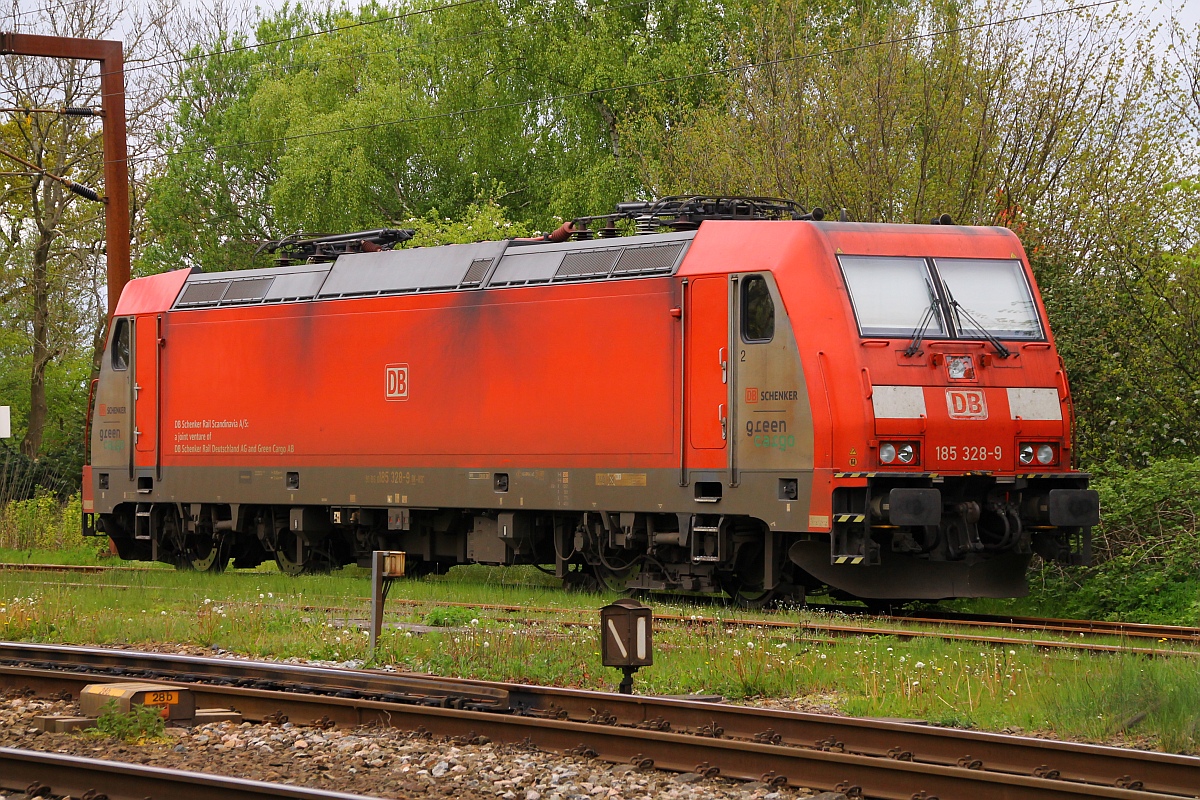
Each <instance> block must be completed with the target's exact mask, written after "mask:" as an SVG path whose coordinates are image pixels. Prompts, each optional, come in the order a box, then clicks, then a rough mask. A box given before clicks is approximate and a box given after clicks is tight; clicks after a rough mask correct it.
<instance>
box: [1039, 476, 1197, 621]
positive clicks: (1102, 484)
mask: <svg viewBox="0 0 1200 800" xmlns="http://www.w3.org/2000/svg"><path fill="white" fill-rule="evenodd" d="M1093 485H1094V486H1095V488H1096V490H1097V491H1098V492H1099V493H1100V508H1101V510H1102V519H1101V524H1100V525H1099V526H1098V527H1097V528H1095V529H1093V531H1092V536H1093V558H1094V562H1095V563H1094V565H1093V566H1091V567H1086V568H1083V569H1076V570H1066V569H1063V568H1061V567H1058V566H1055V565H1046V566H1043V567H1042V576H1041V577H1042V579H1043V580H1042V587H1041V588H1040V589H1035V597H1034V600H1035V602H1038V601H1040V603H1042V604H1045V605H1047V606H1052V607H1054V608H1055V609H1056V610H1057V611H1059V612H1061V613H1066V614H1068V615H1070V616H1082V617H1088V618H1090V619H1113V620H1122V619H1130V620H1138V621H1141V622H1157V623H1165V624H1177V625H1194V624H1196V623H1197V622H1200V525H1198V519H1200V459H1194V460H1186V459H1167V460H1162V461H1157V462H1154V463H1151V464H1150V465H1149V466H1146V467H1142V468H1128V467H1117V468H1113V469H1110V470H1106V471H1105V474H1103V475H1101V476H1100V477H1098V478H1097V479H1096V480H1095V482H1094V484H1093Z"/></svg>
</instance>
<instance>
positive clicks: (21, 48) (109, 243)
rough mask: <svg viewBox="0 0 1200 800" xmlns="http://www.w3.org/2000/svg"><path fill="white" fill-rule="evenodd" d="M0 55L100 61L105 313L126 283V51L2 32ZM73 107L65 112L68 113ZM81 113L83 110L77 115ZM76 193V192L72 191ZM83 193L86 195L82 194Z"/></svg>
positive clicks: (117, 45) (104, 43) (93, 42)
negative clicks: (106, 289) (105, 263)
mask: <svg viewBox="0 0 1200 800" xmlns="http://www.w3.org/2000/svg"><path fill="white" fill-rule="evenodd" d="M0 55H18V56H44V57H46V58H71V59H77V60H81V61H99V62H100V118H101V120H102V124H103V129H104V135H103V140H102V141H103V147H104V194H103V197H102V198H101V200H102V202H103V203H104V238H105V253H106V256H107V261H108V316H109V318H111V317H112V315H113V312H114V311H115V310H116V308H117V300H118V299H119V298H120V296H121V292H122V290H124V288H125V284H127V283H129V234H130V231H129V153H128V150H127V145H126V132H125V55H124V52H123V48H122V44H121V42H117V41H111V40H102V39H74V38H69V37H65V36H34V35H30V34H25V33H0ZM72 111H75V109H70V110H66V111H65V113H68V114H70V113H71V112H72ZM79 115H80V116H82V114H79ZM73 191H74V190H73ZM83 196H85V197H86V196H87V195H83Z"/></svg>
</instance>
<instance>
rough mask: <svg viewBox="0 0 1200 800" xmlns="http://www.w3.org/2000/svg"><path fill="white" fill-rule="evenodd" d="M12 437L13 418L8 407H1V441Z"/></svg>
mask: <svg viewBox="0 0 1200 800" xmlns="http://www.w3.org/2000/svg"><path fill="white" fill-rule="evenodd" d="M10 436H12V416H11V415H10V414H9V411H8V406H0V439H7V438H9V437H10Z"/></svg>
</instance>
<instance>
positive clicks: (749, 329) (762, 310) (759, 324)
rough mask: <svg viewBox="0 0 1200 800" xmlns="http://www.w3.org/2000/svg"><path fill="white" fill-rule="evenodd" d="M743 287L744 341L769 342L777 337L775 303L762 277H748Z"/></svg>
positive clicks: (748, 342) (743, 282)
mask: <svg viewBox="0 0 1200 800" xmlns="http://www.w3.org/2000/svg"><path fill="white" fill-rule="evenodd" d="M741 286H742V300H741V303H742V341H743V342H746V343H747V344H751V343H761V342H769V341H771V339H772V338H774V336H775V302H774V301H773V300H772V299H771V289H770V287H768V286H767V280H766V278H764V277H763V276H762V275H747V276H746V277H745V278H743V279H742V281H741Z"/></svg>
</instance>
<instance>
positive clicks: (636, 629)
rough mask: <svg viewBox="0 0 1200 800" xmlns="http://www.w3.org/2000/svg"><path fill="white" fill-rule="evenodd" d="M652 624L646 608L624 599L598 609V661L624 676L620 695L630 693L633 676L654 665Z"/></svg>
mask: <svg viewBox="0 0 1200 800" xmlns="http://www.w3.org/2000/svg"><path fill="white" fill-rule="evenodd" d="M653 622H654V615H653V612H652V611H651V610H650V608H649V607H648V606H644V605H642V604H641V603H639V602H638V601H636V600H630V599H628V598H622V599H620V600H618V601H616V602H615V603H612V604H610V605H607V606H605V607H604V608H602V609H600V661H601V663H603V664H604V666H606V667H617V668H618V669H620V670H621V671H622V672H624V673H625V679H624V680H622V681H621V685H620V687H619V688H618V689H617V691H619V692H620V693H621V694H633V673H635V672H637V671H638V670H639V669H641V668H642V667H648V666H650V665H651V664H653V663H654V654H653V652H652V650H651V643H652V639H653Z"/></svg>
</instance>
